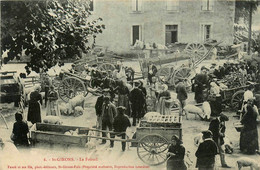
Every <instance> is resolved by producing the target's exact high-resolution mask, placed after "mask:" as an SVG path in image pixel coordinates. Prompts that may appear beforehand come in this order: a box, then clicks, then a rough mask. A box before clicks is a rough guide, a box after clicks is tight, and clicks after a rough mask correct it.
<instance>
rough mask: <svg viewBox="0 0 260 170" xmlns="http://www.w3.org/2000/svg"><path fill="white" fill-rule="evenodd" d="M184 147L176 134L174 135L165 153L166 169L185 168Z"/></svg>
mask: <svg viewBox="0 0 260 170" xmlns="http://www.w3.org/2000/svg"><path fill="white" fill-rule="evenodd" d="M184 155H185V147H184V146H183V145H182V141H181V140H180V139H179V137H178V136H176V135H174V136H172V139H171V145H170V147H169V150H168V153H167V157H168V159H167V170H186V169H187V167H186V165H185V164H184Z"/></svg>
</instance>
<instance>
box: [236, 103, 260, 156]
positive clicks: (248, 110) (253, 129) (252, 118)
mask: <svg viewBox="0 0 260 170" xmlns="http://www.w3.org/2000/svg"><path fill="white" fill-rule="evenodd" d="M247 102H248V103H247V105H246V106H245V107H244V108H245V109H244V110H245V114H244V115H243V117H242V119H241V123H242V124H243V125H244V128H243V129H242V131H241V133H240V150H241V151H242V152H243V153H245V154H255V153H256V152H258V151H259V145H258V132H257V121H256V119H257V116H258V113H257V111H256V107H254V105H253V99H248V101H247Z"/></svg>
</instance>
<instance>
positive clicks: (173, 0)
mask: <svg viewBox="0 0 260 170" xmlns="http://www.w3.org/2000/svg"><path fill="white" fill-rule="evenodd" d="M178 9H179V0H167V1H166V10H167V11H177V10H178Z"/></svg>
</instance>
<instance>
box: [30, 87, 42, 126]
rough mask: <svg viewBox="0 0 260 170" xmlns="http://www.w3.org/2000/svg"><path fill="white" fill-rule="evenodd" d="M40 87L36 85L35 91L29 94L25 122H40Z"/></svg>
mask: <svg viewBox="0 0 260 170" xmlns="http://www.w3.org/2000/svg"><path fill="white" fill-rule="evenodd" d="M40 91H41V87H40V86H38V85H36V86H35V91H33V92H31V93H30V94H29V96H30V100H29V108H28V117H27V120H28V121H31V122H32V123H33V124H34V123H36V122H41V121H42V119H41V105H42V96H41V94H40Z"/></svg>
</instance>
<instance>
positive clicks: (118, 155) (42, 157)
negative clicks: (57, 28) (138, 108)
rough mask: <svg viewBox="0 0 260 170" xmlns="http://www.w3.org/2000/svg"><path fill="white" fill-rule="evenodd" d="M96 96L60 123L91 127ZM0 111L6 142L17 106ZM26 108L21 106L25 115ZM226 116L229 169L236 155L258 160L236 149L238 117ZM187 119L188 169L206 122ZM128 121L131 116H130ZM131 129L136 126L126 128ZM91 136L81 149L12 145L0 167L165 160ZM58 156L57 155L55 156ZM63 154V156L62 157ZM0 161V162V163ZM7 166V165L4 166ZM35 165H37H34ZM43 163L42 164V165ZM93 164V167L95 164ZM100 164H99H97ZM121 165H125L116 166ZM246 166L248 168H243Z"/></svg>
mask: <svg viewBox="0 0 260 170" xmlns="http://www.w3.org/2000/svg"><path fill="white" fill-rule="evenodd" d="M171 95H172V97H173V98H174V97H176V94H175V93H174V92H173V91H171ZM188 97H189V98H188V103H194V93H190V94H189V96H188ZM96 98H97V97H96V96H93V95H91V94H89V95H88V96H87V100H86V102H85V109H84V114H83V115H82V116H79V117H73V116H61V120H62V121H63V125H72V126H83V127H92V126H94V125H95V124H96V114H95V110H94V105H95V102H96ZM0 106H1V108H2V110H1V113H3V114H4V115H8V114H9V116H7V117H6V121H7V123H8V127H9V128H8V129H7V128H6V126H5V124H4V121H3V120H2V118H0V137H1V138H2V139H3V140H4V141H5V143H7V144H10V142H11V140H10V135H11V132H12V126H13V123H14V113H15V112H16V109H17V108H14V107H13V106H14V104H13V103H10V104H1V105H0ZM26 113H27V109H26V110H25V115H24V117H26ZM45 114H46V113H45V107H43V108H42V119H44V117H45ZM224 114H226V115H227V116H228V117H229V121H228V122H227V123H226V126H227V129H226V136H228V138H229V139H230V141H231V142H232V143H233V147H234V153H233V154H226V162H227V163H228V165H230V166H232V169H237V165H236V160H237V159H238V158H239V157H250V158H253V159H255V160H257V161H258V162H259V161H260V156H259V155H257V154H256V155H243V154H242V153H240V151H239V136H240V133H239V132H237V131H236V129H235V128H234V125H233V123H235V122H237V121H238V118H235V117H233V116H234V115H235V114H236V113H235V112H234V111H225V112H224ZM188 117H189V120H186V117H183V119H182V121H183V122H182V133H183V144H184V146H185V148H186V151H189V152H190V158H191V160H192V161H193V164H192V166H191V167H190V169H195V164H196V157H195V155H194V154H195V152H196V149H197V147H196V146H195V145H194V142H193V140H194V137H195V136H196V135H197V134H198V133H199V132H201V131H202V130H206V129H208V126H209V122H207V121H202V120H200V119H199V117H197V119H195V116H194V115H188ZM131 121H132V120H131ZM259 127H260V125H258V135H259V136H260V129H259ZM130 129H131V130H132V131H135V129H136V127H131V128H130ZM91 140H94V143H95V144H96V149H92V150H91V149H85V148H80V147H78V146H69V147H68V148H64V147H63V146H60V145H49V144H47V143H37V144H36V146H35V147H31V148H29V149H23V148H21V149H19V150H18V151H17V150H16V149H14V148H12V147H10V148H12V149H9V150H8V151H6V150H5V151H2V153H1V152H0V161H1V162H2V170H6V169H20V168H19V167H18V166H21V169H151V170H159V169H165V168H166V163H164V164H161V165H159V166H149V165H146V164H145V163H143V162H142V161H141V160H140V159H139V158H138V155H137V149H136V148H135V147H129V148H127V149H126V151H125V152H122V151H121V143H120V142H115V146H114V148H113V149H110V148H109V142H107V144H105V145H100V144H99V143H100V142H101V141H100V140H95V139H91ZM58 158H60V159H58ZM62 158H66V159H62ZM0 165H1V164H0ZM8 166H9V167H8ZM37 166H38V168H37ZM44 166H45V167H44ZM96 166H97V167H96ZM98 166H100V167H98ZM120 166H125V167H120ZM217 167H218V169H224V168H221V167H220V160H219V156H217ZM244 169H249V168H244ZM0 170H1V166H0Z"/></svg>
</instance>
